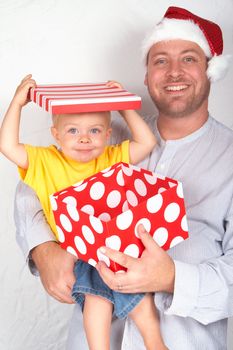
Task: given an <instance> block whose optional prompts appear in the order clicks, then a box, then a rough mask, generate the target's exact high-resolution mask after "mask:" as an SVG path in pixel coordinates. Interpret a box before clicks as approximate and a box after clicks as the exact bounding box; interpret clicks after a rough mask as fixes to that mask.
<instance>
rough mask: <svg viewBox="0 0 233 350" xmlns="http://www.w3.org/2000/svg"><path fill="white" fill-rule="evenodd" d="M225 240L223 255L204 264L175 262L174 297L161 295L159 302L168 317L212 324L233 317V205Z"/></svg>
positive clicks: (228, 218) (159, 294)
mask: <svg viewBox="0 0 233 350" xmlns="http://www.w3.org/2000/svg"><path fill="white" fill-rule="evenodd" d="M225 223H226V231H225V234H224V237H223V240H222V249H223V254H222V255H221V256H219V257H216V258H212V259H209V260H207V261H205V262H203V263H201V264H187V263H183V262H180V261H177V260H175V287H174V294H173V295H172V294H166V293H158V294H157V295H156V296H155V302H156V303H157V302H158V307H159V308H160V307H161V308H162V309H163V311H164V312H165V314H167V315H176V316H181V317H192V318H194V319H195V320H197V321H198V322H200V323H202V324H205V325H206V324H209V323H212V322H216V321H218V320H221V319H225V318H229V317H232V316H233V303H232V300H233V234H232V233H233V205H232V204H231V208H230V210H229V213H228V216H227V219H226V221H225Z"/></svg>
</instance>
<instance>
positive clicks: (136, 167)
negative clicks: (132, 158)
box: [130, 164, 141, 173]
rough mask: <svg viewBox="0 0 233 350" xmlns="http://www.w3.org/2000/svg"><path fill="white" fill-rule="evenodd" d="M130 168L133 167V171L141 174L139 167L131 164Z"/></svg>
mask: <svg viewBox="0 0 233 350" xmlns="http://www.w3.org/2000/svg"><path fill="white" fill-rule="evenodd" d="M130 166H131V168H132V169H133V171H137V172H138V173H140V172H141V168H139V167H138V166H136V165H132V164H130Z"/></svg>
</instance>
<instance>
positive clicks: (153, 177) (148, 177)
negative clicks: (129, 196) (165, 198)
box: [144, 174, 157, 185]
mask: <svg viewBox="0 0 233 350" xmlns="http://www.w3.org/2000/svg"><path fill="white" fill-rule="evenodd" d="M144 177H145V179H146V181H147V182H148V183H149V184H150V185H155V184H156V182H157V176H156V175H150V174H144Z"/></svg>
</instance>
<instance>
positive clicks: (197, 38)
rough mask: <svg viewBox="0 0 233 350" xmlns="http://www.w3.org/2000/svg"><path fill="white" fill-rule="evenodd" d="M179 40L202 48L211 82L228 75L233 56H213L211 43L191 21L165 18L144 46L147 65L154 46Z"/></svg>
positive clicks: (145, 41) (143, 51)
mask: <svg viewBox="0 0 233 350" xmlns="http://www.w3.org/2000/svg"><path fill="white" fill-rule="evenodd" d="M178 39H181V40H188V41H192V42H195V43H196V44H198V45H199V46H200V47H201V49H202V50H203V51H204V53H205V55H206V57H207V58H209V62H208V68H207V72H206V73H207V76H208V78H209V79H210V81H211V82H215V81H217V80H219V79H221V78H223V77H224V76H225V75H226V73H227V70H228V68H229V63H230V60H231V56H230V55H225V56H224V55H219V56H217V55H214V56H212V54H211V50H210V47H209V43H208V41H207V39H206V37H205V35H204V33H203V32H202V30H201V29H200V28H199V26H198V25H196V24H195V23H194V22H193V21H191V20H180V19H170V18H164V19H163V20H162V21H161V22H160V23H159V24H158V25H156V26H155V28H154V29H153V30H152V32H150V33H149V35H148V36H147V37H146V39H145V40H144V42H143V45H142V55H143V60H144V63H145V65H146V64H147V56H148V53H149V51H150V48H151V47H152V46H153V45H154V44H156V43H158V42H160V41H169V40H178Z"/></svg>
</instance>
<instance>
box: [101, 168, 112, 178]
mask: <svg viewBox="0 0 233 350" xmlns="http://www.w3.org/2000/svg"><path fill="white" fill-rule="evenodd" d="M114 171H115V169H113V170H110V171H108V172H107V173H104V174H103V176H104V177H110V176H112V174H113V173H114Z"/></svg>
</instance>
